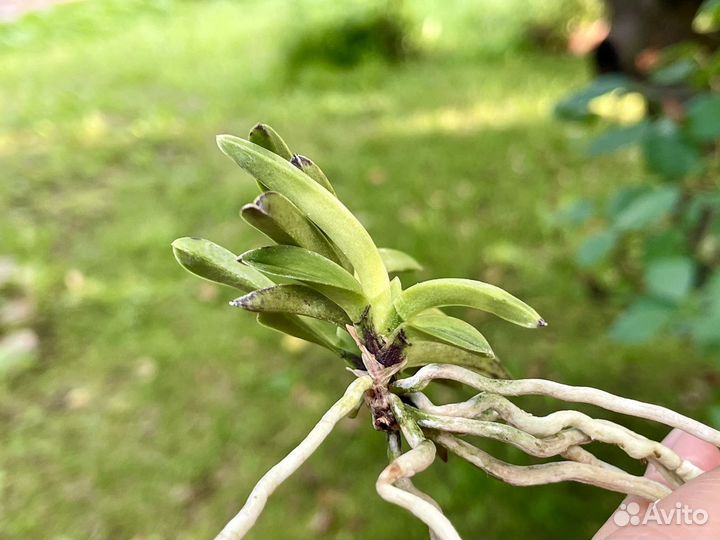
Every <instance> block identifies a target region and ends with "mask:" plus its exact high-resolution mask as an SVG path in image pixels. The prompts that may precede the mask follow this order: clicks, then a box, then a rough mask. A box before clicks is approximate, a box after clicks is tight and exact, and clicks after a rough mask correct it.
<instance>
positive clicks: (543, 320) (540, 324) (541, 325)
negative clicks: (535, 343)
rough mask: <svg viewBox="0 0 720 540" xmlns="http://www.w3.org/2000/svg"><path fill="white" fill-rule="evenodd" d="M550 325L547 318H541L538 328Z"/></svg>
mask: <svg viewBox="0 0 720 540" xmlns="http://www.w3.org/2000/svg"><path fill="white" fill-rule="evenodd" d="M547 325H548V323H547V321H546V320H545V319H540V320H539V321H538V323H537V326H538V328H545V327H546V326H547Z"/></svg>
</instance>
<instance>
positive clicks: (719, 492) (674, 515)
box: [607, 469, 720, 540]
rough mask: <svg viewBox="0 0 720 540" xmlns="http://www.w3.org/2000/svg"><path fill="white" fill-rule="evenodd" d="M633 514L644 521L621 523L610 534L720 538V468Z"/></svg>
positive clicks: (614, 538)
mask: <svg viewBox="0 0 720 540" xmlns="http://www.w3.org/2000/svg"><path fill="white" fill-rule="evenodd" d="M627 508H629V506H628V507H627ZM617 514H618V513H617V512H616V514H615V515H617ZM633 517H636V518H637V519H638V520H639V523H640V525H637V526H634V525H633V522H630V524H629V525H625V526H622V527H618V529H616V530H615V531H614V532H613V533H611V534H610V535H609V536H607V538H608V539H612V540H620V539H635V540H642V539H651V538H675V539H678V540H681V539H685V538H687V539H695V540H702V539H708V540H716V539H717V538H720V469H714V470H713V471H710V472H707V473H705V474H703V475H700V476H698V477H697V478H695V479H694V480H692V481H691V482H688V483H687V484H683V485H682V486H680V487H679V488H677V489H676V490H675V491H673V492H672V493H671V494H670V495H668V496H667V497H665V498H664V499H661V500H659V501H658V502H656V503H655V504H651V505H650V506H649V507H648V508H647V510H646V511H645V512H644V513H641V514H640V515H638V516H633ZM623 521H624V520H623ZM623 521H621V523H622V522H623Z"/></svg>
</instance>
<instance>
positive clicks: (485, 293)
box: [172, 124, 720, 540]
mask: <svg viewBox="0 0 720 540" xmlns="http://www.w3.org/2000/svg"><path fill="white" fill-rule="evenodd" d="M218 145H219V147H220V149H221V150H222V151H223V152H224V153H225V154H226V155H227V156H228V157H230V158H231V159H232V160H233V161H235V163H237V164H238V165H239V166H240V167H241V168H242V169H244V170H245V171H247V172H248V173H250V174H251V175H252V176H253V177H254V178H255V180H256V181H257V184H258V186H259V188H260V191H261V193H260V195H259V196H258V197H257V198H256V199H255V200H254V201H253V202H252V203H250V204H247V205H245V206H244V207H242V209H241V211H240V213H241V216H242V218H243V219H244V220H245V221H246V222H247V223H248V224H249V225H251V226H252V227H255V228H256V229H258V230H259V231H261V232H262V233H264V235H266V236H267V237H268V238H269V239H270V240H272V241H273V242H274V243H273V244H272V245H268V246H265V247H260V248H257V249H251V250H249V251H246V252H245V253H242V254H241V255H239V256H237V255H235V254H234V253H233V252H231V251H229V250H227V249H225V248H223V247H221V246H219V245H217V244H214V243H213V242H211V241H209V240H204V239H200V238H188V237H186V238H179V239H178V240H175V242H173V244H172V247H173V252H174V254H175V257H176V259H177V261H178V262H179V263H180V264H181V265H182V266H183V267H184V268H185V269H187V270H189V271H190V272H192V273H193V274H196V275H198V276H200V277H201V278H204V279H207V280H210V281H213V282H216V283H221V284H223V285H227V286H230V287H233V288H235V289H237V290H239V291H240V292H241V293H242V296H240V297H238V298H237V299H235V300H232V301H231V302H230V305H231V306H233V307H237V308H241V309H244V310H246V311H251V312H255V313H257V321H258V322H259V323H260V324H261V325H263V326H266V327H269V328H272V329H274V330H278V331H280V332H283V333H285V334H289V335H291V336H294V337H296V338H300V339H303V340H306V341H309V342H312V343H315V344H317V345H320V346H322V347H325V348H327V349H329V350H331V351H332V352H333V353H335V354H337V355H338V356H339V357H340V358H341V359H342V360H344V362H345V363H346V365H347V369H348V370H349V372H350V373H351V375H352V376H353V379H354V380H353V381H352V382H351V383H350V384H349V386H348V387H347V389H346V390H345V392H344V395H343V396H342V397H341V398H340V399H339V400H338V401H337V402H336V403H335V404H334V405H333V406H332V407H330V409H329V410H328V411H327V412H326V413H325V415H324V416H323V417H322V418H321V419H320V421H319V422H318V423H317V425H316V426H315V427H314V428H313V429H312V431H311V432H310V433H309V434H308V435H307V437H306V438H305V439H304V440H303V441H302V442H301V443H300V444H299V445H298V446H297V447H296V448H295V449H294V450H292V451H291V452H290V453H289V454H288V455H287V457H285V458H284V459H283V460H282V461H280V462H279V463H278V464H277V465H275V466H274V467H273V468H272V469H270V471H268V472H267V473H266V474H265V475H264V476H263V477H262V478H261V479H260V480H259V481H258V483H257V484H256V486H255V488H254V489H253V490H252V492H251V493H250V495H249V497H248V499H247V501H246V503H245V505H244V506H243V507H242V509H241V510H240V511H239V513H238V514H237V515H236V516H235V517H234V518H232V519H231V520H230V522H229V523H228V524H227V525H226V526H225V527H224V528H223V530H222V531H221V532H220V534H219V535H218V538H222V539H226V540H230V539H239V538H242V537H244V535H245V534H246V533H247V532H248V531H249V530H250V528H251V527H252V526H253V524H254V523H255V521H256V520H257V518H258V516H259V515H260V514H261V512H262V510H263V508H264V506H265V504H266V502H267V500H268V498H269V496H270V495H271V494H272V493H273V491H274V490H275V489H276V488H277V487H278V486H279V485H280V484H281V483H282V482H284V481H285V480H286V479H287V478H288V477H289V476H290V475H291V474H292V473H293V472H295V471H296V470H297V469H298V468H299V467H300V466H301V465H302V463H303V462H304V461H305V460H306V459H307V458H308V457H309V456H310V455H311V454H312V453H313V452H314V451H315V450H316V449H317V448H318V446H319V445H320V444H321V443H322V442H323V440H324V439H325V438H326V437H327V436H328V434H329V433H330V432H331V431H332V429H333V427H334V426H335V424H336V423H337V422H338V421H340V420H341V419H342V418H343V417H345V416H348V415H354V414H356V413H357V411H358V410H359V409H360V408H361V407H362V406H367V407H368V408H369V410H370V413H371V417H372V425H373V427H374V429H376V430H378V431H381V432H384V433H385V434H386V436H387V444H388V455H389V456H390V460H391V462H390V464H389V465H388V466H386V467H385V468H384V469H383V470H382V472H381V473H380V475H379V477H378V480H377V484H376V488H377V492H378V494H379V495H380V496H381V497H382V498H383V499H385V500H386V501H388V502H391V503H394V504H396V505H398V506H400V507H402V508H405V509H406V510H408V511H410V512H411V513H412V514H414V515H415V516H416V517H417V518H419V519H421V520H422V521H423V522H425V524H427V526H428V527H429V529H430V535H431V537H433V538H440V539H457V538H459V535H458V533H457V531H456V530H455V528H454V527H453V525H452V523H451V522H450V521H449V520H448V518H447V517H446V516H445V515H444V514H443V512H442V510H441V509H440V507H439V506H438V505H437V503H436V502H435V501H434V500H433V499H432V498H431V497H430V496H429V495H427V494H425V493H423V492H422V491H420V490H418V489H417V488H416V487H415V486H414V485H413V484H412V481H411V478H412V477H413V476H414V475H416V474H418V473H420V472H422V471H423V470H425V469H426V468H428V467H429V466H430V465H431V464H432V463H433V462H434V460H435V458H436V456H437V453H438V446H439V447H441V448H442V449H443V451H449V452H451V453H453V454H456V455H457V456H459V457H461V458H463V459H465V460H467V461H469V462H471V463H473V464H474V465H476V466H477V467H479V468H480V469H482V470H484V471H486V472H487V473H489V474H490V475H491V476H494V477H496V478H498V479H500V480H503V481H505V482H508V483H510V484H514V485H523V486H526V485H537V484H547V483H555V482H561V481H566V480H572V481H576V482H583V483H587V484H594V485H596V486H599V487H602V488H605V489H609V490H612V491H616V492H621V493H627V494H633V495H638V496H641V497H644V498H647V499H650V500H656V499H659V498H662V497H664V496H665V495H667V494H668V493H670V491H671V490H672V489H674V488H675V487H677V486H680V485H682V484H683V483H684V482H686V481H688V480H690V479H692V478H694V477H696V476H698V475H699V474H701V473H702V472H703V471H702V470H701V469H700V468H698V467H697V466H696V465H694V464H692V463H690V462H689V461H687V460H685V459H683V458H681V457H680V456H679V455H677V454H676V453H675V452H674V451H673V450H671V449H670V448H668V447H666V446H664V445H662V444H661V443H659V442H655V441H652V440H649V439H647V438H645V437H643V436H642V435H640V434H637V433H635V432H632V431H630V430H628V429H626V428H625V427H622V426H620V425H618V424H615V423H612V422H609V421H606V420H599V419H593V418H591V417H590V416H587V415H585V414H582V413H580V412H576V411H571V410H567V411H558V412H555V413H553V414H550V415H548V416H541V417H537V416H533V415H532V414H530V413H528V412H526V411H524V410H522V409H521V408H519V407H518V406H517V405H515V404H513V402H512V401H510V400H509V399H508V397H512V396H521V395H531V394H534V395H545V396H551V397H554V398H557V399H560V400H564V401H568V402H575V403H587V404H592V405H596V406H599V407H602V408H605V409H607V410H611V411H616V412H619V413H625V414H629V415H633V416H636V417H640V418H645V419H648V420H653V421H657V422H661V423H663V424H665V425H667V426H671V427H677V428H680V429H683V430H685V431H686V432H688V433H691V434H693V435H695V436H697V437H699V438H701V439H704V440H706V441H709V442H711V443H713V444H715V445H717V446H720V432H718V431H716V430H714V429H712V428H710V427H708V426H706V425H704V424H701V423H699V422H697V421H695V420H693V419H691V418H687V417H685V416H682V415H680V414H678V413H676V412H674V411H671V410H668V409H665V408H663V407H660V406H656V405H650V404H646V403H641V402H637V401H633V400H630V399H624V398H620V397H617V396H613V395H611V394H608V393H606V392H603V391H601V390H597V389H594V388H584V387H571V386H567V385H563V384H559V383H556V382H552V381H547V380H541V379H525V380H522V379H521V380H511V379H510V376H509V374H508V373H507V371H506V370H505V368H504V367H503V366H502V364H501V363H500V361H499V360H498V358H497V357H496V355H495V353H494V352H493V350H492V348H491V347H490V345H489V344H488V342H487V340H486V339H485V337H483V335H482V334H481V333H480V332H479V331H478V330H477V329H476V328H475V327H474V326H472V325H470V324H469V323H467V322H465V321H463V320H461V319H458V318H455V317H451V316H449V315H447V314H446V313H444V312H443V311H442V308H443V307H447V306H464V307H468V308H473V309H478V310H482V311H486V312H490V313H492V314H494V315H496V316H498V317H501V318H503V319H505V320H507V321H509V322H511V323H514V324H517V325H520V326H523V327H526V328H542V327H544V326H546V322H545V320H544V319H542V318H541V317H540V315H539V314H538V313H537V312H536V311H535V310H534V309H533V308H531V307H530V306H528V305H527V304H525V303H524V302H522V301H521V300H519V299H518V298H516V297H514V296H512V295H511V294H509V293H508V292H506V291H504V290H503V289H501V288H498V287H496V286H494V285H490V284H487V283H483V282H479V281H473V280H469V279H448V278H446V279H434V280H429V281H424V282H421V283H418V284H415V285H412V286H410V287H408V288H403V285H402V284H401V282H400V280H399V278H398V277H397V276H396V275H395V274H397V273H398V272H402V271H407V270H417V269H419V268H420V265H419V264H418V262H417V261H416V260H415V259H414V258H413V257H411V256H410V255H408V254H406V253H403V252H401V251H398V250H394V249H387V248H378V247H376V245H375V243H374V242H373V240H372V238H371V237H370V235H369V234H368V232H367V231H366V230H365V228H364V227H363V226H362V225H361V224H360V222H359V221H358V220H357V219H356V218H355V216H353V214H352V213H351V212H350V210H348V208H347V207H346V206H345V205H343V203H342V202H340V200H339V199H338V197H337V194H336V193H335V191H334V189H333V187H332V185H331V184H330V182H329V181H328V179H327V177H326V176H325V174H324V173H323V172H322V170H321V169H320V168H319V167H318V166H317V165H316V164H315V163H314V162H313V161H311V160H310V159H308V158H306V157H304V156H301V155H297V154H294V153H292V152H291V151H290V149H289V147H288V145H287V144H286V143H285V142H284V141H283V140H282V138H280V136H279V135H278V134H277V133H276V132H275V131H274V130H273V129H272V128H270V127H269V126H267V125H264V124H258V125H257V126H255V128H253V129H252V131H251V132H250V135H249V137H248V140H245V139H241V138H238V137H234V136H230V135H221V136H219V137H218ZM439 379H442V380H451V381H456V382H459V383H461V384H464V385H467V386H469V387H471V388H473V389H475V390H476V391H477V392H478V394H477V395H475V396H474V397H473V398H471V399H470V400H467V401H464V402H461V403H451V404H444V405H436V404H434V403H432V402H431V401H430V399H429V398H428V397H427V396H426V395H425V393H424V390H425V389H426V387H427V386H428V385H429V384H431V383H432V382H433V381H435V380H439ZM463 436H478V437H484V438H488V439H494V440H499V441H503V442H506V443H508V444H510V445H513V446H515V447H517V448H519V449H521V450H523V451H524V452H526V453H527V454H529V455H532V456H537V457H542V458H550V457H558V458H559V459H558V460H555V461H551V462H547V463H542V464H537V465H530V466H518V465H513V464H510V463H506V462H503V461H501V460H499V459H497V458H495V457H493V456H491V455H490V454H488V453H486V452H484V451H483V450H481V449H480V448H478V447H477V446H474V445H473V444H470V443H469V442H467V441H466V440H464V439H463ZM403 439H404V440H405V442H406V447H404V445H403V442H402V440H403ZM592 441H600V442H604V443H608V444H613V445H617V446H618V447H620V448H621V449H622V450H624V451H625V452H626V453H627V454H628V455H630V456H631V457H633V458H636V459H639V460H643V461H646V462H649V463H652V464H654V465H655V466H656V467H657V468H658V470H659V471H661V473H662V474H663V476H664V478H665V480H666V483H660V482H656V481H654V480H651V479H649V478H644V477H638V476H634V475H631V474H629V473H627V472H625V471H623V470H621V469H618V468H616V467H614V466H613V465H610V464H609V463H606V462H604V461H601V460H600V459H598V458H596V457H595V456H594V455H593V454H592V453H590V452H589V451H587V450H586V449H584V448H583V445H585V444H587V443H590V442H592Z"/></svg>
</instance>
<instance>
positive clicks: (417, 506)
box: [375, 394, 460, 540]
mask: <svg viewBox="0 0 720 540" xmlns="http://www.w3.org/2000/svg"><path fill="white" fill-rule="evenodd" d="M390 407H391V409H392V412H393V415H394V416H395V419H396V420H397V422H398V424H399V425H400V429H401V430H402V433H403V435H404V436H405V439H406V440H407V441H408V443H409V444H410V446H411V448H412V449H411V450H409V451H408V452H406V453H405V454H402V455H400V456H398V457H396V458H395V459H394V460H393V461H392V463H390V465H388V466H387V467H386V468H385V469H384V470H383V471H382V472H381V473H380V476H379V477H378V480H377V482H376V484H375V488H376V490H377V492H378V494H379V495H380V496H381V497H382V498H383V499H385V500H386V501H388V502H390V503H393V504H396V505H398V506H400V507H401V508H405V509H406V510H408V511H409V512H410V513H412V514H413V515H414V516H415V517H417V518H418V519H420V520H421V521H422V522H423V523H425V524H426V525H427V526H428V527H429V528H430V531H431V536H432V537H435V538H439V539H441V540H447V539H453V540H459V539H460V535H459V534H458V533H457V531H456V530H455V527H454V526H453V524H452V523H451V522H450V520H449V519H448V518H447V517H445V514H443V512H442V510H441V509H440V506H439V505H438V504H437V503H436V502H435V501H434V500H432V499H431V498H430V497H429V496H427V495H425V494H424V493H422V492H420V493H417V492H409V491H406V490H404V489H401V488H400V487H396V486H397V484H398V482H400V486H402V484H403V482H404V481H405V480H406V479H409V478H411V477H412V476H414V475H416V474H417V473H419V472H422V471H424V470H425V469H427V468H428V467H429V466H430V465H432V463H433V462H434V461H435V454H436V449H435V445H434V444H433V443H432V442H431V441H428V440H427V439H426V438H425V435H424V434H423V432H422V430H421V429H420V427H419V426H418V425H417V424H416V423H415V422H414V421H413V419H412V418H411V417H410V416H409V415H408V413H407V411H406V410H405V406H404V405H403V403H402V402H401V401H400V398H398V397H397V396H395V395H392V394H391V395H390ZM398 450H399V448H398Z"/></svg>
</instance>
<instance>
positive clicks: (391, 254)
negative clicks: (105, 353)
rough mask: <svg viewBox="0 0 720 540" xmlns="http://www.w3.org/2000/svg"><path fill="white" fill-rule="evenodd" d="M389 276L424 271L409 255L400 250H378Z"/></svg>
mask: <svg viewBox="0 0 720 540" xmlns="http://www.w3.org/2000/svg"><path fill="white" fill-rule="evenodd" d="M378 251H379V252H380V257H382V260H383V264H385V269H386V270H387V272H388V274H394V273H397V272H410V271H413V270H422V266H420V263H419V262H417V261H416V260H415V259H414V258H412V257H411V256H410V255H408V254H407V253H405V252H403V251H400V250H398V249H390V248H378Z"/></svg>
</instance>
